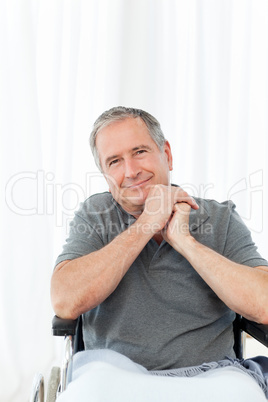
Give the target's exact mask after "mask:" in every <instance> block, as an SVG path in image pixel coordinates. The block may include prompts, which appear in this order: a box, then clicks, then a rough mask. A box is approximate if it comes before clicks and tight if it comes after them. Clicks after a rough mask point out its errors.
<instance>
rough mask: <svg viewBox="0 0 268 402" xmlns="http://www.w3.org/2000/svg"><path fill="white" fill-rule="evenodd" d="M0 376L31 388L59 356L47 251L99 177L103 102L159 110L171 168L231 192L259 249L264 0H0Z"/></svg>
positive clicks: (267, 117) (11, 386)
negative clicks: (97, 138)
mask: <svg viewBox="0 0 268 402" xmlns="http://www.w3.org/2000/svg"><path fill="white" fill-rule="evenodd" d="M0 57H1V61H0V106H1V107H0V113H1V114H0V130H1V187H2V197H1V223H2V224H1V227H0V236H1V271H0V301H1V304H0V319H1V324H2V326H1V335H0V337H1V342H0V348H1V356H2V362H1V366H0V377H1V384H2V385H1V389H0V401H3V402H8V401H12V402H17V401H20V402H21V401H24V400H25V401H26V400H27V398H28V396H29V393H30V386H31V381H32V379H33V376H34V373H35V372H37V371H41V372H43V373H44V374H45V376H46V378H47V376H48V375H49V370H50V368H51V366H52V364H59V362H60V354H61V353H60V352H61V350H60V347H59V345H60V341H58V340H55V339H53V338H52V336H51V335H50V332H51V331H50V322H51V318H52V315H53V311H52V308H51V305H50V298H49V286H50V277H51V274H52V270H53V266H54V261H55V259H56V256H57V255H58V254H59V252H60V251H61V245H62V243H63V242H64V239H65V237H66V236H67V232H68V223H69V221H70V219H71V218H72V215H73V213H74V210H75V209H77V208H78V205H79V202H81V201H83V200H84V199H85V198H86V197H88V196H89V195H91V194H93V193H95V192H98V191H104V190H106V184H105V181H104V179H103V178H102V177H101V175H100V173H99V172H98V171H97V169H96V166H95V164H94V161H93V158H92V156H91V154H90V148H89V145H88V137H89V133H90V130H91V127H92V124H93V122H94V121H95V119H96V118H97V117H98V116H99V114H100V113H102V112H103V111H104V110H106V109H108V108H110V107H113V106H116V105H124V106H133V107H139V108H142V109H145V110H147V111H148V112H150V113H152V114H153V115H155V117H156V118H158V119H159V121H160V123H161V125H162V128H163V130H164V133H165V135H166V138H167V139H168V140H169V141H170V143H171V145H172V148H173V156H174V170H173V172H172V181H173V182H176V183H178V184H181V185H182V186H183V187H185V189H186V190H188V191H189V192H190V193H191V194H193V195H195V196H201V197H207V198H216V199H218V200H219V201H223V200H225V199H228V198H232V199H233V200H234V202H235V203H236V204H237V208H238V212H240V213H241V215H242V217H243V218H244V220H245V222H246V223H247V224H248V226H249V228H250V229H251V230H252V234H253V237H254V239H256V242H257V243H258V245H259V246H260V251H261V253H262V254H263V256H264V257H266V258H268V253H267V247H266V243H267V238H268V217H267V212H266V209H265V205H267V200H268V194H267V185H266V184H267V171H268V166H267V164H268V162H267V145H268V144H267V141H268V139H267V134H268V114H267V110H268V79H267V71H268V3H267V1H266V0H255V1H254V2H253V1H251V0H236V1H231V0H230V1H228V0H227V1H226V0H218V1H214V0H213V1H212V0H195V1H194V0H190V1H187V2H185V1H183V0H75V1H74V0H68V1H67V0H66V1H64V0H59V1H56V2H55V1H54V0H26V1H25V0H0Z"/></svg>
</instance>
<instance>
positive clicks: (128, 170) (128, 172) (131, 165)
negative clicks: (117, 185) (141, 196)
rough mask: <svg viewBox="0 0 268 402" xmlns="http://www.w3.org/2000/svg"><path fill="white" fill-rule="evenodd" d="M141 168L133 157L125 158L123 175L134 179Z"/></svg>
mask: <svg viewBox="0 0 268 402" xmlns="http://www.w3.org/2000/svg"><path fill="white" fill-rule="evenodd" d="M140 171H141V169H140V167H139V164H138V163H137V161H135V160H133V159H127V160H125V177H127V178H129V179H135V178H136V177H137V176H138V174H139V173H140Z"/></svg>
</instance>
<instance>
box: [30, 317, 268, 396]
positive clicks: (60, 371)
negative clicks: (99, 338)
mask: <svg viewBox="0 0 268 402" xmlns="http://www.w3.org/2000/svg"><path fill="white" fill-rule="evenodd" d="M233 326H234V351H235V354H236V357H237V358H238V359H242V358H243V350H244V337H245V334H249V335H250V336H252V337H253V338H254V339H256V340H257V341H259V342H260V343H262V344H263V345H265V346H266V347H268V325H263V324H257V323H255V322H253V321H249V320H247V319H246V318H244V317H242V316H240V315H238V314H237V315H236V319H235V321H234V324H233ZM52 334H53V335H54V336H62V337H64V356H63V361H62V366H61V368H60V367H53V368H52V370H51V374H50V378H49V381H48V386H47V392H46V402H55V401H56V400H57V397H58V396H59V394H60V393H62V392H63V391H65V389H66V387H67V384H68V382H69V380H70V379H71V376H72V359H73V355H74V354H75V353H77V352H79V351H82V350H84V349H85V348H84V342H83V334H82V318H81V317H78V319H76V320H66V319H61V318H59V317H57V316H54V318H53V320H52ZM44 397H45V392H44V377H43V376H42V374H37V375H36V376H35V378H34V381H33V385H32V392H31V396H30V400H29V402H44V400H45V399H44Z"/></svg>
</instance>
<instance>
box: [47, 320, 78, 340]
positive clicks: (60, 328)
mask: <svg viewBox="0 0 268 402" xmlns="http://www.w3.org/2000/svg"><path fill="white" fill-rule="evenodd" d="M77 323H78V319H76V320H66V319H63V318H59V317H57V316H56V315H55V316H54V317H53V320H52V334H53V335H54V336H66V335H75V332H76V327H77Z"/></svg>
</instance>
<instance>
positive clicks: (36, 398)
mask: <svg viewBox="0 0 268 402" xmlns="http://www.w3.org/2000/svg"><path fill="white" fill-rule="evenodd" d="M29 401H30V402H44V377H43V376H42V374H40V373H38V374H36V375H35V377H34V379H33V384H32V391H31V396H30V399H29Z"/></svg>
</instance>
